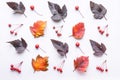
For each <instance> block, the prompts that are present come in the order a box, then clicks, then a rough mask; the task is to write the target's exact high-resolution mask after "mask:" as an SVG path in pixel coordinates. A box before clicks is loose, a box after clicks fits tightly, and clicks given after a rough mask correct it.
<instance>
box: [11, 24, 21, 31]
mask: <svg viewBox="0 0 120 80" xmlns="http://www.w3.org/2000/svg"><path fill="white" fill-rule="evenodd" d="M22 26H23V24H20V25H19V26H18V27H17V28H15V29H14V30H13V31H15V30H17V29H19V28H20V27H22Z"/></svg>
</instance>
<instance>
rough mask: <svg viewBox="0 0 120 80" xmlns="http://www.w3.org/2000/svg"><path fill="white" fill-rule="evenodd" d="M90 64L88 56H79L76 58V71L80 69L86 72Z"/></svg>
mask: <svg viewBox="0 0 120 80" xmlns="http://www.w3.org/2000/svg"><path fill="white" fill-rule="evenodd" d="M88 65H89V57H88V56H81V57H77V58H76V60H74V71H75V70H78V71H81V72H86V69H87V67H88Z"/></svg>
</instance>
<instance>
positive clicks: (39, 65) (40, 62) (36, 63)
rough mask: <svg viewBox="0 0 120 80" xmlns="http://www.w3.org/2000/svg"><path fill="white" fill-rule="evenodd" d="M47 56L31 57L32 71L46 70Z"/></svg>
mask: <svg viewBox="0 0 120 80" xmlns="http://www.w3.org/2000/svg"><path fill="white" fill-rule="evenodd" d="M48 65H49V64H48V57H47V56H46V57H42V56H40V55H38V56H37V57H36V60H34V59H32V67H33V69H34V71H47V70H48V69H47V67H48Z"/></svg>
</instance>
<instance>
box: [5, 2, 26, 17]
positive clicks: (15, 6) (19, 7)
mask: <svg viewBox="0 0 120 80" xmlns="http://www.w3.org/2000/svg"><path fill="white" fill-rule="evenodd" d="M7 5H8V6H9V7H10V8H11V9H12V10H14V13H18V14H24V12H25V6H24V5H23V3H22V2H20V3H19V4H18V3H16V2H7ZM24 15H25V14H24ZM25 16H26V15H25Z"/></svg>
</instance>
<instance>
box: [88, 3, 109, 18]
mask: <svg viewBox="0 0 120 80" xmlns="http://www.w3.org/2000/svg"><path fill="white" fill-rule="evenodd" d="M90 9H91V11H92V13H93V14H94V18H95V19H102V18H103V17H104V18H105V19H106V17H105V15H106V13H107V9H106V8H105V7H104V6H103V5H102V4H97V3H94V2H92V1H90ZM106 20H107V19H106Z"/></svg>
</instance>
